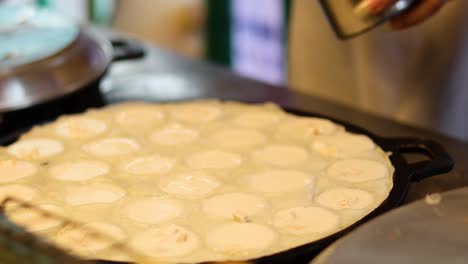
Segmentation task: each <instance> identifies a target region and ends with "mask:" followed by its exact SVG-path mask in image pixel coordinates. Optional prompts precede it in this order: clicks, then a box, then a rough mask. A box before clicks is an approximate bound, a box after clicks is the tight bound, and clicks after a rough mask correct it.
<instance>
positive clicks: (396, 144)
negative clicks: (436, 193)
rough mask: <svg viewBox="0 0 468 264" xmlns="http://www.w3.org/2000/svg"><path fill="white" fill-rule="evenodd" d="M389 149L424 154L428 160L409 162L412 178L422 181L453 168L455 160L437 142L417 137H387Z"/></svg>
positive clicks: (402, 152)
mask: <svg viewBox="0 0 468 264" xmlns="http://www.w3.org/2000/svg"><path fill="white" fill-rule="evenodd" d="M386 143H387V144H388V147H389V150H390V151H392V152H396V153H400V154H405V153H413V154H422V155H424V156H426V157H428V158H429V159H428V160H423V161H418V162H415V163H409V164H408V167H409V169H410V171H411V176H410V177H411V180H412V181H420V180H423V179H425V178H428V177H431V176H434V175H437V174H442V173H446V172H449V171H450V170H451V169H452V168H453V160H452V158H451V157H450V155H449V154H448V153H447V151H445V149H444V148H443V147H442V146H441V145H440V144H439V143H437V142H435V141H432V140H426V139H416V138H390V139H386Z"/></svg>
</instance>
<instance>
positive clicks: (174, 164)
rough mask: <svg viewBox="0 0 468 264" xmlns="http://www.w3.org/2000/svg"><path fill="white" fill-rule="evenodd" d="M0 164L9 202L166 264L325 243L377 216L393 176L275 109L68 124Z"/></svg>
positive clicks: (45, 131) (135, 112)
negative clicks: (30, 205) (21, 202)
mask: <svg viewBox="0 0 468 264" xmlns="http://www.w3.org/2000/svg"><path fill="white" fill-rule="evenodd" d="M3 150H5V152H4V151H3ZM0 157H2V162H1V163H0V175H3V177H1V179H0V181H2V182H3V183H8V184H5V185H3V186H2V188H5V189H4V190H5V192H6V193H14V195H15V196H17V197H18V198H21V199H25V200H27V199H31V201H34V204H36V205H38V206H39V207H40V208H44V209H46V210H50V211H52V212H57V214H63V215H66V216H68V217H69V218H70V219H71V220H75V221H79V222H81V223H84V224H86V225H85V226H87V225H93V224H96V223H99V226H102V225H104V226H105V228H106V229H105V230H107V229H109V235H112V236H113V237H114V235H115V238H116V239H117V240H118V241H121V240H124V239H125V240H126V241H129V243H130V245H131V246H132V247H133V248H134V249H135V251H137V252H141V253H142V254H143V255H146V256H148V257H153V258H155V259H162V260H164V261H169V262H171V263H172V262H174V263H175V262H177V263H179V262H183V263H185V262H188V263H194V262H197V263H198V262H201V261H208V260H210V261H211V260H213V261H214V260H218V261H222V260H226V259H229V260H230V259H235V260H238V259H252V258H257V257H261V256H265V255H271V254H274V253H277V252H281V251H284V250H287V249H290V248H293V247H296V246H299V245H303V244H307V243H310V242H313V241H316V240H319V239H321V238H323V237H327V236H329V235H331V234H333V233H336V232H337V231H339V230H342V229H345V228H346V227H348V226H350V225H352V224H353V223H355V222H356V221H358V220H359V219H361V218H363V217H364V216H365V215H367V214H369V213H370V212H372V211H374V209H375V208H377V207H378V206H379V205H380V204H381V203H382V202H383V201H384V200H385V199H386V198H387V197H388V195H389V192H390V190H391V189H392V175H393V167H392V166H391V164H390V160H389V158H388V156H387V154H386V153H384V152H383V151H382V150H381V149H380V148H379V147H378V146H376V145H375V144H374V143H373V142H372V140H370V139H369V138H367V137H366V136H364V135H356V134H351V133H348V132H346V131H345V130H344V128H343V127H342V126H340V125H336V124H333V123H332V122H330V121H328V120H325V119H319V118H309V117H299V116H295V115H292V114H287V113H284V112H283V111H282V110H281V109H279V108H278V107H277V106H274V105H271V104H266V105H263V104H260V105H250V104H249V105H246V104H239V103H235V102H225V103H220V102H218V101H214V100H213V101H199V102H192V103H185V104H159V105H158V104H142V103H139V104H137V103H128V104H116V105H112V106H110V107H106V108H102V109H99V110H90V111H88V112H86V113H84V114H81V115H75V116H68V117H67V116H64V117H61V118H59V119H58V120H57V121H56V122H53V123H50V124H47V125H44V126H37V127H35V128H33V129H32V130H31V131H29V132H28V133H26V134H24V135H23V136H22V137H21V139H20V140H19V141H17V142H16V143H14V144H12V145H10V146H8V147H7V148H6V149H0ZM397 168H398V167H397ZM396 175H398V173H397V174H396ZM13 189H14V190H13ZM6 214H7V215H8V216H9V217H11V219H12V220H13V221H14V222H17V223H20V224H23V225H25V226H26V227H27V228H28V229H30V230H32V231H38V232H39V231H40V232H42V231H44V232H47V233H49V232H50V235H51V236H52V237H53V238H52V239H53V241H55V242H57V243H58V245H61V246H64V247H67V248H71V249H76V251H77V252H78V253H79V254H80V255H83V256H87V257H95V256H99V258H103V259H108V258H111V259H114V258H115V257H114V256H113V255H108V254H106V253H103V254H101V252H100V251H99V247H97V246H96V247H95V246H94V245H93V244H92V243H90V242H87V240H86V239H78V238H76V237H75V234H79V232H78V231H76V230H73V229H70V228H69V227H65V228H58V230H53V228H55V227H56V224H58V223H56V222H53V223H50V222H43V221H35V219H32V218H27V217H22V216H21V215H17V214H14V213H13V214H10V211H9V210H8V209H7V210H6ZM109 217H110V218H109ZM104 223H105V224H104ZM51 224H52V225H51ZM173 231H174V233H172V232H173ZM248 238H250V239H248ZM75 245H80V246H78V247H76V246H75ZM103 245H105V244H103ZM204 245H205V246H204Z"/></svg>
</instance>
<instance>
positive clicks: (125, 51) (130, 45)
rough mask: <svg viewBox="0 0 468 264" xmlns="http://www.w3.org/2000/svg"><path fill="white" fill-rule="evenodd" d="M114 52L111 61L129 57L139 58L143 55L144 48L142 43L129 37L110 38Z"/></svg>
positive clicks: (129, 58) (128, 58)
mask: <svg viewBox="0 0 468 264" xmlns="http://www.w3.org/2000/svg"><path fill="white" fill-rule="evenodd" d="M111 44H112V47H113V48H114V53H113V55H112V61H114V62H115V61H122V60H131V59H140V58H143V57H144V56H145V49H144V47H143V45H142V44H140V43H138V42H137V41H135V40H131V39H113V40H111Z"/></svg>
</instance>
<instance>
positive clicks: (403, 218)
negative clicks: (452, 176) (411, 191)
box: [312, 187, 468, 264]
mask: <svg viewBox="0 0 468 264" xmlns="http://www.w3.org/2000/svg"><path fill="white" fill-rule="evenodd" d="M467 200H468V188H466V187H465V188H460V189H457V190H452V191H449V192H446V193H442V194H438V195H432V196H429V197H427V198H426V199H423V200H420V201H418V202H415V203H412V204H410V205H407V206H405V207H402V208H398V209H395V210H393V211H392V212H390V213H388V214H386V215H384V216H381V217H379V218H377V219H375V220H374V221H372V222H370V223H369V224H367V225H365V226H363V227H361V228H358V229H357V230H356V231H355V232H353V233H351V234H350V235H349V236H347V237H345V238H343V239H341V240H339V241H338V242H336V243H335V244H333V245H332V246H330V247H329V248H327V249H326V250H325V251H323V252H322V253H321V254H320V255H319V256H318V257H317V258H316V259H315V260H314V261H313V262H312V263H313V264H328V263H333V264H341V263H347V264H348V263H349V264H353V263H356V264H357V263H359V264H367V263H381V264H387V263H399V264H406V263H408V264H409V263H426V264H432V263H454V264H455V263H460V264H461V263H466V261H467V259H468V252H467V250H466V245H467V244H468V211H467V210H466V202H467Z"/></svg>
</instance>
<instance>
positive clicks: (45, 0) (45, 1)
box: [36, 0, 53, 8]
mask: <svg viewBox="0 0 468 264" xmlns="http://www.w3.org/2000/svg"><path fill="white" fill-rule="evenodd" d="M52 2H53V0H36V4H37V6H38V7H46V8H48V7H51V6H52Z"/></svg>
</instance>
